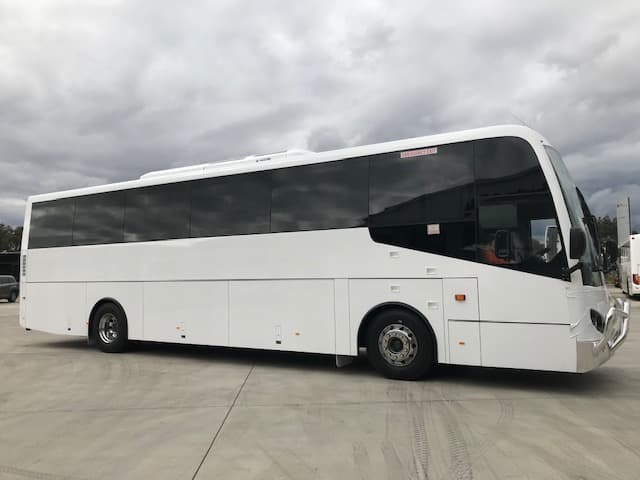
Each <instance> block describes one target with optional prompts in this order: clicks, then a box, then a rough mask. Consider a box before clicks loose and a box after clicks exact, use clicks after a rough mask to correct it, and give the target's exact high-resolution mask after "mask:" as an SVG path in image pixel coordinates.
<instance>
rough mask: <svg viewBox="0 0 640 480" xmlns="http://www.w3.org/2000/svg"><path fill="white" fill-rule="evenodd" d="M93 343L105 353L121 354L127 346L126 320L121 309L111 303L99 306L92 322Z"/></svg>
mask: <svg viewBox="0 0 640 480" xmlns="http://www.w3.org/2000/svg"><path fill="white" fill-rule="evenodd" d="M92 327H93V328H92V330H93V331H92V336H93V341H94V342H95V343H96V344H97V345H98V348H99V349H100V350H102V351H103V352H107V353H118V352H123V351H124V350H125V348H126V346H127V319H126V317H125V314H124V312H123V311H122V309H121V308H120V307H119V306H118V305H115V304H113V303H105V304H103V305H100V307H98V309H97V310H96V311H95V314H94V316H93V322H92Z"/></svg>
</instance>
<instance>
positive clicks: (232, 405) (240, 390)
mask: <svg viewBox="0 0 640 480" xmlns="http://www.w3.org/2000/svg"><path fill="white" fill-rule="evenodd" d="M254 367H255V363H253V364H252V365H251V368H250V369H249V372H248V373H247V376H246V377H244V381H243V382H242V385H240V388H239V389H238V393H236V396H235V398H234V399H233V403H232V404H231V406H230V407H229V409H228V410H227V413H226V414H225V416H224V418H223V419H222V422H221V423H220V426H219V427H218V430H217V431H216V433H215V435H214V436H213V438H212V439H211V443H210V444H209V448H207V451H206V452H205V453H204V456H203V457H202V460H200V464H199V465H198V468H196V471H195V472H194V473H193V477H191V480H195V478H196V477H197V476H198V473H200V469H201V468H202V465H204V461H205V460H206V459H207V457H208V456H209V452H211V450H212V449H213V444H214V443H216V440H217V439H218V436H219V435H220V432H221V431H222V427H224V424H225V423H226V422H227V419H228V418H229V414H230V413H231V410H233V407H234V406H235V405H236V402H237V401H238V397H239V396H240V393H242V390H243V389H244V386H245V385H246V384H247V380H249V376H250V375H251V373H252V372H253V369H254Z"/></svg>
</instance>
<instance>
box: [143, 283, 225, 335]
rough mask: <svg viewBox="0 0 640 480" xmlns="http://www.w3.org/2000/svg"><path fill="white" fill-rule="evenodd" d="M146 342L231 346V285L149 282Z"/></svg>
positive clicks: (146, 289) (146, 297) (145, 320)
mask: <svg viewBox="0 0 640 480" xmlns="http://www.w3.org/2000/svg"><path fill="white" fill-rule="evenodd" d="M143 311H144V339H145V340H153V341H158V342H173V343H190V344H199V345H220V346H226V345H229V282H224V281H220V282H145V283H144V303H143Z"/></svg>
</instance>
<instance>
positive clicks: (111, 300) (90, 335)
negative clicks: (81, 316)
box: [87, 297, 129, 345]
mask: <svg viewBox="0 0 640 480" xmlns="http://www.w3.org/2000/svg"><path fill="white" fill-rule="evenodd" d="M107 303H112V304H114V305H115V306H116V307H118V308H119V309H120V311H121V312H122V315H124V321H125V322H126V323H127V326H128V323H129V320H128V319H127V311H126V310H125V309H124V308H123V306H122V304H121V303H120V302H119V301H118V300H116V299H115V298H112V297H104V298H101V299H100V300H98V301H97V302H96V303H95V305H94V306H93V308H92V309H91V312H90V313H89V319H88V322H87V324H88V328H87V339H88V341H89V344H90V345H93V343H94V342H95V338H93V324H94V321H95V319H94V317H95V314H96V311H97V310H98V309H99V308H100V307H101V306H102V305H105V304H107Z"/></svg>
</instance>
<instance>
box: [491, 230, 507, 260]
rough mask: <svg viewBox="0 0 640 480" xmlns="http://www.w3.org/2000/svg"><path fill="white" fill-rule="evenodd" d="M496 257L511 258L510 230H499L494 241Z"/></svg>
mask: <svg viewBox="0 0 640 480" xmlns="http://www.w3.org/2000/svg"><path fill="white" fill-rule="evenodd" d="M494 247H495V251H496V257H498V258H505V259H507V258H511V234H510V233H509V230H498V231H497V232H496V239H495V243H494Z"/></svg>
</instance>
